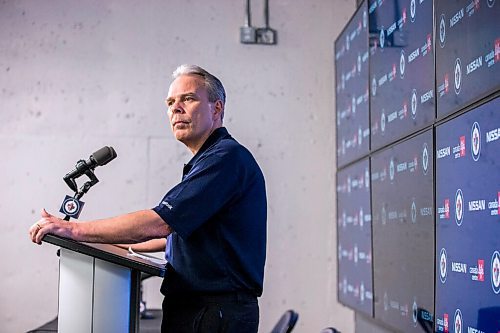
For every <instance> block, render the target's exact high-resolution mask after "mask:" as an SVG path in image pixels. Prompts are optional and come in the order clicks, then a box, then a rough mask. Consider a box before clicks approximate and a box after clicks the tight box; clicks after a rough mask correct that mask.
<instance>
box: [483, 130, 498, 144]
mask: <svg viewBox="0 0 500 333" xmlns="http://www.w3.org/2000/svg"><path fill="white" fill-rule="evenodd" d="M498 139H500V128H495V129H493V130H491V131H489V132H486V143H490V142H493V141H496V140H498Z"/></svg>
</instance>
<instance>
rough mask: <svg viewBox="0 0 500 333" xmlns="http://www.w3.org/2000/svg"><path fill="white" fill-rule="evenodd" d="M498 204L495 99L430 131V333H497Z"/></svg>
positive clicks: (499, 120) (499, 141)
mask: <svg viewBox="0 0 500 333" xmlns="http://www.w3.org/2000/svg"><path fill="white" fill-rule="evenodd" d="M482 5H484V3H482ZM499 202H500V98H499V97H497V98H496V99H494V100H492V101H490V102H488V103H486V104H483V105H482V106H480V107H478V108H476V109H474V110H472V111H470V112H468V113H466V114H463V115H461V116H459V117H457V118H455V119H452V120H450V121H448V122H446V123H444V124H442V125H440V126H438V127H437V129H436V215H437V216H436V220H437V221H436V332H464V333H465V332H495V333H496V332H500V206H499Z"/></svg>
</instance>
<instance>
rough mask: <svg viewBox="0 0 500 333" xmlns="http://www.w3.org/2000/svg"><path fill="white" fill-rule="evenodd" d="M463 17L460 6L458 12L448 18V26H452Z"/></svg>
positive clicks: (462, 10)
mask: <svg viewBox="0 0 500 333" xmlns="http://www.w3.org/2000/svg"><path fill="white" fill-rule="evenodd" d="M463 17H464V9H463V8H461V9H460V10H459V11H458V12H456V14H455V15H453V16H452V17H451V19H450V28H451V27H453V26H454V25H455V24H457V23H458V22H460V20H461V19H462V18H463Z"/></svg>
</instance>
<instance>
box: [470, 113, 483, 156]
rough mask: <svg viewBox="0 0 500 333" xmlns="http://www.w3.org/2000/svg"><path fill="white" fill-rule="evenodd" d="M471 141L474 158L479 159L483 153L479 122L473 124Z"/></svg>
mask: <svg viewBox="0 0 500 333" xmlns="http://www.w3.org/2000/svg"><path fill="white" fill-rule="evenodd" d="M471 142H472V144H471V152H472V159H473V160H474V161H477V160H478V159H479V155H480V154H481V129H480V128H479V124H478V123H477V122H475V123H474V124H473V125H472V130H471Z"/></svg>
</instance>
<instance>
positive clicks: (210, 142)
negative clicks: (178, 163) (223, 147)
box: [183, 127, 231, 175]
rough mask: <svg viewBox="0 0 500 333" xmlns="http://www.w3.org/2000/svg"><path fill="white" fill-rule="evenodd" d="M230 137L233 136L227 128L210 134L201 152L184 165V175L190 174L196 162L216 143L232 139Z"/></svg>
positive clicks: (217, 129) (218, 129) (220, 128)
mask: <svg viewBox="0 0 500 333" xmlns="http://www.w3.org/2000/svg"><path fill="white" fill-rule="evenodd" d="M230 136H231V135H230V134H229V132H228V131H227V129H226V128H225V127H219V128H216V129H215V130H214V131H213V132H212V134H210V136H209V137H208V138H207V140H205V142H204V143H203V145H202V146H201V148H200V150H198V152H197V153H196V154H195V155H194V156H193V157H192V158H191V160H190V161H189V162H188V163H187V164H185V165H184V169H183V174H184V175H187V174H188V173H189V171H190V170H191V168H192V167H193V165H195V164H196V162H197V161H198V160H199V159H200V157H201V156H202V155H203V153H204V152H205V151H206V150H207V149H208V148H210V147H211V146H212V145H213V144H214V143H216V142H217V141H219V140H220V139H223V138H226V137H230Z"/></svg>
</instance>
